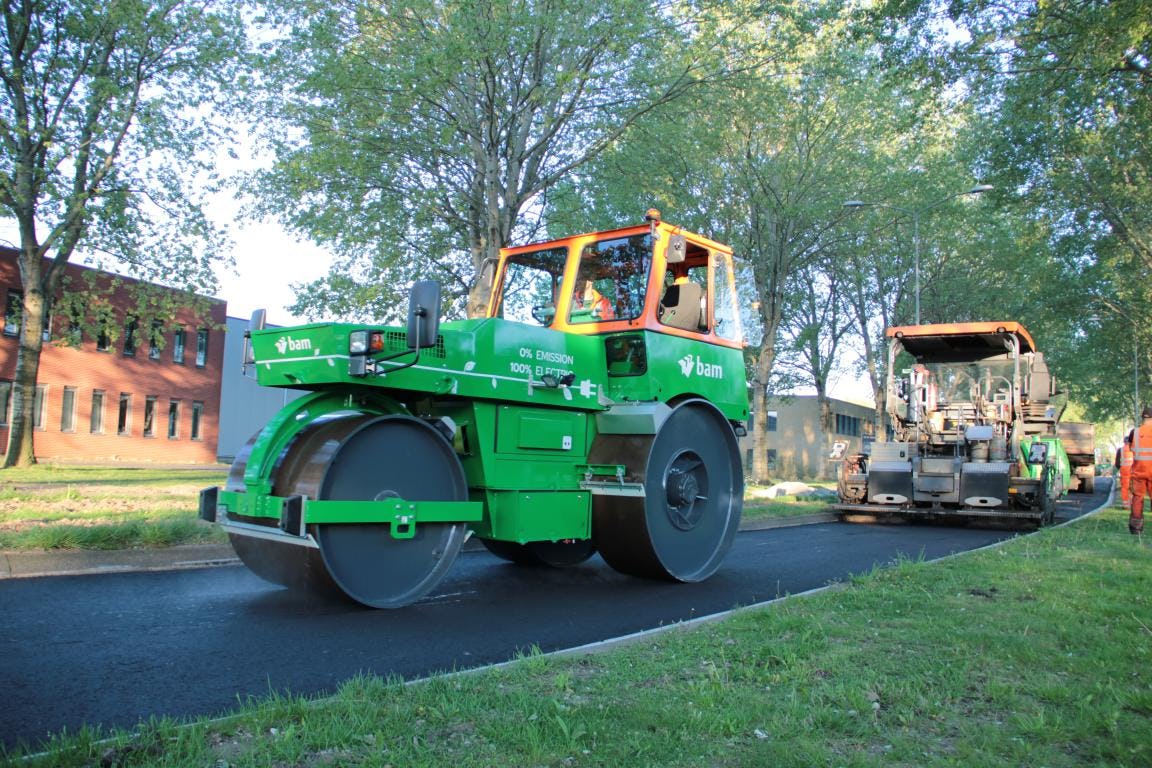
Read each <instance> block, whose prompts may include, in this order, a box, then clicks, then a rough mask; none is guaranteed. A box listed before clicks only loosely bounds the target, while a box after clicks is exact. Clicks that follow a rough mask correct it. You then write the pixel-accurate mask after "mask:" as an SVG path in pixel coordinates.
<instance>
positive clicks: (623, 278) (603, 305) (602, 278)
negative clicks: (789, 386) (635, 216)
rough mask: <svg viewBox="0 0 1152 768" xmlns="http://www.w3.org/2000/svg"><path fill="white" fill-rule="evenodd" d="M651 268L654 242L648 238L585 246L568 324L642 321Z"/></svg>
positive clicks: (574, 288) (618, 240)
mask: <svg viewBox="0 0 1152 768" xmlns="http://www.w3.org/2000/svg"><path fill="white" fill-rule="evenodd" d="M651 265H652V238H651V236H650V235H647V234H644V235H634V236H632V237H621V238H616V239H613V240H601V241H600V242H598V243H590V244H589V245H587V246H585V247H584V250H583V251H582V252H581V254H580V265H579V267H578V269H577V272H576V284H575V285H574V286H573V290H572V302H571V307H570V310H569V314H568V322H569V323H571V324H573V325H578V324H580V323H599V322H604V321H607V320H633V319H635V318H638V317H640V314H641V313H642V312H643V311H644V296H645V289H646V287H647V285H648V270H649V268H650V267H651Z"/></svg>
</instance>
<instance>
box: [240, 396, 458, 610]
mask: <svg viewBox="0 0 1152 768" xmlns="http://www.w3.org/2000/svg"><path fill="white" fill-rule="evenodd" d="M246 461H247V452H242V454H241V455H240V456H238V457H237V460H236V464H234V465H233V468H232V472H231V473H230V475H229V484H228V486H227V489H228V490H243V474H244V467H243V464H244V463H246ZM238 465H239V466H238ZM237 478H238V480H237ZM237 482H238V484H239V485H240V487H239V488H235V485H236V484H237ZM272 483H273V487H272V493H273V495H276V496H282V497H288V496H294V495H300V496H304V497H305V498H306V499H322V500H333V501H371V500H375V501H383V500H387V499H390V498H401V499H406V500H409V501H466V500H467V498H468V485H467V481H466V480H465V477H464V469H463V467H462V466H461V464H460V460H459V458H457V456H456V454H455V452H454V451H453V449H452V446H451V444H449V443H448V441H447V440H446V439H445V438H444V437H443V435H441V434H440V433H439V432H438V431H437V430H436V429H435V428H433V427H431V426H430V425H428V424H427V423H425V422H423V421H421V420H419V419H416V418H413V417H411V416H407V415H388V416H376V415H368V414H336V415H333V416H330V417H325V418H322V419H318V420H317V421H315V422H313V423H312V424H310V425H308V426H307V427H305V428H304V429H303V430H301V432H300V433H299V434H298V435H297V436H296V437H295V438H294V439H293V440H292V442H291V443H290V444H289V446H288V447H287V448H286V449H285V451H284V452H283V453H282V454H281V456H280V457H279V459H278V460H277V462H276V466H275V468H274V470H273V477H272ZM307 531H308V533H309V534H310V535H311V536H312V538H313V539H314V540H315V542H316V544H317V547H305V546H300V545H298V544H294V543H286V542H282V541H276V540H270V539H264V538H256V537H251V536H246V535H243V534H237V533H231V534H230V537H231V539H232V543H233V547H234V548H235V549H236V553H237V555H239V557H240V559H241V560H242V561H243V562H244V564H245V565H247V566H248V567H249V568H250V569H251V570H252V571H253V572H255V573H256V574H257V575H258V576H260V577H262V578H264V579H267V580H269V581H272V582H274V583H277V584H282V585H284V586H287V587H306V588H309V589H313V590H319V591H322V592H333V591H335V592H337V593H342V594H344V595H346V596H347V597H349V598H351V599H352V600H355V601H357V602H359V603H362V604H364V605H367V606H370V607H373V608H398V607H401V606H404V605H408V604H410V603H413V602H415V601H416V600H418V599H420V598H421V597H423V596H424V595H425V594H427V593H428V592H429V591H430V590H432V589H433V588H434V587H435V586H436V585H437V584H438V583H439V582H440V580H441V578H443V576H444V574H445V573H446V572H447V571H448V569H449V568H450V567H451V566H452V563H453V562H454V561H455V559H456V556H457V555H458V554H459V552H460V548H461V546H462V545H463V543H464V539H465V538H466V535H467V529H466V526H465V525H464V524H463V523H422V524H418V525H417V526H416V532H415V536H414V537H412V538H403V539H398V538H394V537H393V536H392V529H391V525H390V524H389V523H367V524H359V523H357V524H350V523H328V524H310V525H308V526H307Z"/></svg>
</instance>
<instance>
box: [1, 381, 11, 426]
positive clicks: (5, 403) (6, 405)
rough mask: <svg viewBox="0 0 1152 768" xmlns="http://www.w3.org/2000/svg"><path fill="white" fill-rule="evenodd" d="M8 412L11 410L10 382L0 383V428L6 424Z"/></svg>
mask: <svg viewBox="0 0 1152 768" xmlns="http://www.w3.org/2000/svg"><path fill="white" fill-rule="evenodd" d="M10 410H12V382H10V381H0V426H3V425H5V424H7V423H8V412H9V411H10Z"/></svg>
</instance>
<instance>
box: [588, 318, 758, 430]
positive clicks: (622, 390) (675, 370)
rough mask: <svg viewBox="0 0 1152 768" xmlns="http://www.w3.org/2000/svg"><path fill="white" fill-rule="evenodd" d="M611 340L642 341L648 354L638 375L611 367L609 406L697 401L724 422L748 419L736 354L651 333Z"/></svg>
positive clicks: (745, 389) (739, 354) (744, 383)
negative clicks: (709, 405)
mask: <svg viewBox="0 0 1152 768" xmlns="http://www.w3.org/2000/svg"><path fill="white" fill-rule="evenodd" d="M613 336H614V337H621V336H634V337H639V338H642V339H643V342H644V348H645V351H646V353H647V368H646V370H645V371H644V372H643V373H642V374H640V375H627V374H626V373H614V372H613V368H612V367H611V364H610V367H609V374H608V384H607V393H608V397H609V398H611V399H612V400H613V401H615V402H624V401H634V400H639V401H644V400H655V401H658V402H663V403H667V402H671V401H673V400H678V399H681V398H684V397H689V396H695V397H700V398H703V399H705V400H708V401H709V402H711V403H712V404H713V405H715V406H716V407H717V408H719V409H720V412H721V413H723V414H724V416H725V417H727V418H728V419H731V420H733V421H743V420H745V419H747V418H748V385H747V379H746V376H745V371H744V354H743V353H742V352H741V351H740V350H738V349H733V348H731V347H721V346H716V345H712V344H701V343H700V342H699V341H695V340H693V339H686V338H684V337H682V336H673V335H671V334H664V333H655V332H652V331H638V332H635V333H632V334H613ZM609 338H612V337H611V336H610V337H609ZM624 370H627V369H624Z"/></svg>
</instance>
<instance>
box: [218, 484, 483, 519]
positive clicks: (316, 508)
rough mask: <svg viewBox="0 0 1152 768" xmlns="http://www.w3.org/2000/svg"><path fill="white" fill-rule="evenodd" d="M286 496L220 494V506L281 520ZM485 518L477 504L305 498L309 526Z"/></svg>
mask: <svg viewBox="0 0 1152 768" xmlns="http://www.w3.org/2000/svg"><path fill="white" fill-rule="evenodd" d="M284 500H285V499H284V497H283V496H273V495H271V494H265V493H237V492H234V491H220V493H219V496H218V499H217V506H218V507H219V508H223V509H225V510H227V512H228V514H230V515H240V516H243V517H256V518H269V519H273V520H279V519H280V512H281V510H282V509H283V506H284ZM483 517H484V505H483V504H482V503H480V502H477V501H407V500H405V499H395V498H393V499H384V500H381V501H331V500H322V501H317V500H314V499H304V522H305V523H306V524H308V523H394V524H403V525H413V524H416V523H456V522H476V521H479V520H482V519H483Z"/></svg>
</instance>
